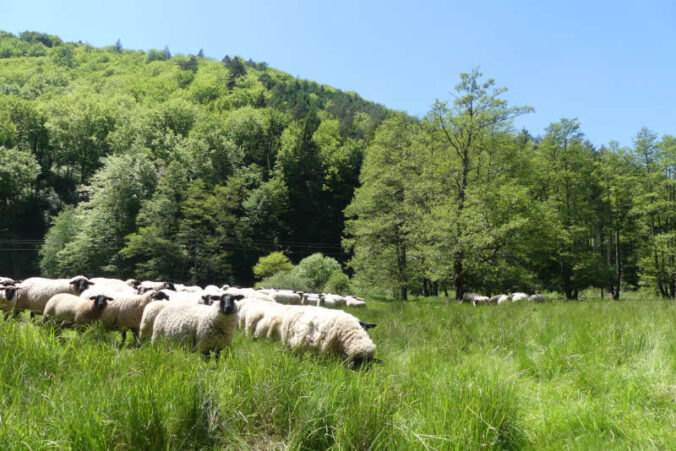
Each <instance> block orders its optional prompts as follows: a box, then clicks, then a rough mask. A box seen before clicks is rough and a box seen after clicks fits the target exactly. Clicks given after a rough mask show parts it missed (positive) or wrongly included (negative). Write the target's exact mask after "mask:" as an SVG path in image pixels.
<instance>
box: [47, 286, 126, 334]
mask: <svg viewBox="0 0 676 451" xmlns="http://www.w3.org/2000/svg"><path fill="white" fill-rule="evenodd" d="M112 300H113V298H111V297H108V296H106V295H103V294H99V295H92V296H90V297H88V298H84V297H81V296H75V295H72V294H68V293H61V294H57V295H55V296H52V298H51V299H50V300H49V301H47V304H46V305H45V310H44V313H43V320H44V321H45V322H48V321H51V322H58V323H60V325H61V326H62V327H63V326H72V325H84V324H89V323H92V322H94V321H96V320H97V319H99V318H100V317H101V314H102V313H103V311H104V310H105V308H106V306H107V305H108V302H110V301H112Z"/></svg>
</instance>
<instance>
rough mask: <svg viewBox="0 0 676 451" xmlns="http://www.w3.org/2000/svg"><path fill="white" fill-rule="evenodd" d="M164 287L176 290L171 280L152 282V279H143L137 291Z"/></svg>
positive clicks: (162, 288) (156, 289)
mask: <svg viewBox="0 0 676 451" xmlns="http://www.w3.org/2000/svg"><path fill="white" fill-rule="evenodd" d="M164 289H167V290H173V291H176V289H175V287H174V284H173V283H171V282H154V281H152V280H144V281H143V282H141V283H140V284H139V285H138V288H137V290H138V292H139V293H141V294H143V293H146V292H148V291H151V290H155V291H160V290H164Z"/></svg>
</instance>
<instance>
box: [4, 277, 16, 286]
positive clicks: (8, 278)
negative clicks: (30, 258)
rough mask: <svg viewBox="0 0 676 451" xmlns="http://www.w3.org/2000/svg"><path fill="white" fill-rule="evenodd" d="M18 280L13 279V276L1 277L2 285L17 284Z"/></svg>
mask: <svg viewBox="0 0 676 451" xmlns="http://www.w3.org/2000/svg"><path fill="white" fill-rule="evenodd" d="M16 284H17V281H16V280H14V279H12V278H11V277H0V286H5V287H7V286H10V285H16Z"/></svg>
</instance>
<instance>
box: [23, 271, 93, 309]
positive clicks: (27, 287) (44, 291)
mask: <svg viewBox="0 0 676 451" xmlns="http://www.w3.org/2000/svg"><path fill="white" fill-rule="evenodd" d="M91 285H94V282H92V281H90V280H89V279H87V278H86V277H85V276H76V277H73V278H72V279H45V278H44V277H31V278H29V279H26V280H24V281H23V282H21V284H20V288H21V290H19V296H18V297H17V301H16V309H17V311H22V310H30V311H31V313H39V314H42V312H43V311H44V310H45V305H47V301H49V300H50V299H51V298H52V297H53V296H55V295H57V294H61V293H68V294H74V295H79V294H81V293H82V292H83V291H85V290H86V289H87V288H88V287H89V286H91Z"/></svg>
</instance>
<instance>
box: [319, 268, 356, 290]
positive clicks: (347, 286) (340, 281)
mask: <svg viewBox="0 0 676 451" xmlns="http://www.w3.org/2000/svg"><path fill="white" fill-rule="evenodd" d="M323 291H324V292H326V293H336V294H352V293H353V292H354V289H353V288H352V284H351V283H350V278H349V277H348V276H347V275H346V274H343V273H342V272H334V273H333V274H331V277H329V280H328V281H326V285H325V286H324V290H323Z"/></svg>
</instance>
